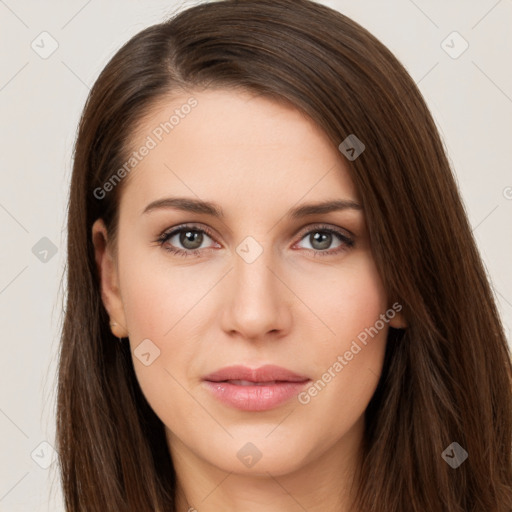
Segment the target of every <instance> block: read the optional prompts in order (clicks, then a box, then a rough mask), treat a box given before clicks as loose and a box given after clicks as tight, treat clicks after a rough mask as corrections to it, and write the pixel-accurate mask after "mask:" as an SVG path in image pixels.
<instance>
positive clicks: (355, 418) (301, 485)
mask: <svg viewBox="0 0 512 512" xmlns="http://www.w3.org/2000/svg"><path fill="white" fill-rule="evenodd" d="M191 96H192V93H182V94H180V95H177V96H175V97H173V98H172V99H167V100H165V101H160V102H159V103H158V104H157V105H155V108H154V109H153V110H152V111H151V112H150V113H149V115H147V116H146V117H145V119H144V121H143V122H141V124H140V126H138V127H137V130H136V131H135V132H134V135H133V137H132V147H133V148H134V149H136V148H139V147H140V146H141V145H142V144H143V142H144V140H145V139H146V137H147V136H148V134H151V132H152V130H153V129H154V128H155V127H156V126H158V125H159V123H160V122H162V121H164V120H166V119H169V117H170V115H172V113H173V111H174V110H175V109H176V108H179V107H180V106H181V105H183V104H184V103H186V102H187V100H188V99H189V98H190V97H191ZM193 97H194V98H196V100H197V102H198V104H197V106H196V107H195V108H194V109H193V110H192V111H191V112H190V113H189V114H188V115H187V116H185V117H184V118H183V119H180V123H179V125H177V126H175V128H174V129H173V131H172V132H171V133H170V134H168V135H166V136H164V138H163V140H162V141H161V142H160V143H159V144H158V145H157V147H155V148H154V149H152V150H151V151H150V153H149V154H148V156H146V157H145V158H144V159H143V160H142V161H141V162H140V163H139V164H138V165H137V166H136V168H134V169H133V170H132V171H131V173H130V174H129V176H128V177H127V178H125V179H126V180H127V182H126V183H124V186H125V188H124V190H123V193H122V196H121V203H120V222H119V238H118V258H117V259H115V258H114V257H113V255H112V251H111V248H110V246H109V245H108V244H105V241H108V233H107V231H106V229H105V226H104V224H103V221H102V220H101V219H98V221H96V222H95V224H94V226H93V229H92V237H93V241H94V244H95V251H96V262H97V265H98V268H99V269H100V273H101V286H102V298H103V302H104V304H105V307H106V309H107V311H108V313H109V315H110V317H111V320H112V321H115V322H117V323H118V326H116V327H115V330H114V332H115V334H116V335H118V336H128V337H129V343H130V348H131V349H132V355H133V351H134V350H135V349H136V348H137V347H138V346H139V344H140V343H141V342H142V340H145V339H149V340H151V343H153V344H154V346H156V347H158V349H159V350H160V355H159V357H157V358H156V359H155V360H154V361H153V362H152V363H151V364H150V365H149V366H146V365H144V364H143V363H142V362H141V361H140V360H139V358H138V357H136V356H135V355H133V364H134V367H135V371H136V375H137V379H138V381H139V383H140V386H141V389H142V391H143V393H144V394H145V396H146V398H147V400H148V402H149V404H150V405H151V407H152V408H153V409H154V411H155V413H156V414H157V415H158V416H159V418H160V419H161V420H162V422H163V423H164V424H165V426H166V432H167V441H168V446H169V450H170V453H171V455H172V458H173V462H174V465H175V468H176V472H177V476H178V482H179V485H178V495H177V496H178V507H177V510H179V511H187V510H190V511H193V510H194V509H197V510H198V511H200V512H213V511H218V510H223V511H225V512H235V511H237V512H239V511H240V510H244V511H245V512H252V511H258V512H259V511H261V510H265V511H267V512H274V511H283V510H286V511H291V512H294V511H303V510H304V509H306V510H308V511H310V512H314V511H320V510H322V511H323V512H325V511H342V512H343V511H348V510H349V507H348V500H349V499H350V498H351V497H352V496H353V493H352V492H351V491H350V485H351V483H352V479H353V475H354V472H355V471H356V469H357V467H358V463H359V461H360V444H361V439H362V436H363V431H364V420H363V414H364V411H365V409H366V407H367V405H368V402H369V401H370V399H371V397H372V395H373V393H374V391H375V389H376V386H377V382H378V377H379V376H380V374H381V371H382V365H383V358H384V352H385V346H386V337H387V331H388V326H389V325H391V326H393V327H403V326H404V320H403V318H402V317H401V315H400V314H397V315H396V316H395V317H394V318H393V320H390V321H389V323H386V324H385V327H384V328H382V329H381V330H380V331H379V333H378V335H376V336H374V337H373V338H369V341H368V343H367V345H366V346H363V345H362V344H361V343H359V345H361V346H362V347H363V348H362V349H361V351H360V352H358V353H357V355H355V356H354V357H353V359H352V360H350V361H348V362H347V364H346V366H344V367H343V369H342V371H339V372H334V373H335V375H336V376H335V377H333V378H332V379H331V381H330V382H329V383H328V384H327V385H326V386H325V387H324V388H323V389H322V390H321V391H320V392H318V394H317V395H316V396H314V397H311V400H310V401H309V403H307V404H301V403H299V401H298V400H297V398H295V397H293V398H292V399H291V400H290V401H289V402H287V403H285V404H283V405H281V406H279V407H277V408H274V409H272V410H268V411H262V412H244V411H240V410H238V409H234V408H231V407H229V406H226V405H224V404H222V403H220V402H219V401H217V399H216V398H215V397H213V396H212V395H211V394H210V393H209V392H208V391H207V390H206V389H204V387H203V385H202V377H204V376H205V375H207V374H208V373H211V372H213V371H215V370H218V369H220V368H222V367H225V366H228V365H232V364H242V365H246V366H249V367H252V368H255V367H259V366H261V365H263V364H276V365H279V366H283V367H285V368H288V369H290V370H292V371H294V372H296V373H299V374H302V375H306V376H308V377H310V378H311V379H313V381H317V380H318V379H320V378H321V377H322V374H324V373H325V372H326V371H327V370H328V368H330V367H332V366H333V364H334V363H335V362H336V361H337V360H338V359H337V358H338V356H339V355H342V356H343V354H345V352H346V351H347V350H349V349H350V346H351V344H352V342H353V340H356V339H357V336H358V334H360V333H361V332H362V331H364V329H365V328H369V327H370V326H374V325H375V323H376V321H377V320H378V319H379V318H380V315H381V314H383V313H385V311H386V310H388V309H389V308H390V307H391V305H392V304H391V302H390V301H389V298H388V297H387V295H386V292H385V290H384V288H383V285H382V282H381V279H380V277H379V275H378V272H377V269H376V267H375V263H374V260H373V257H372V253H371V247H370V244H369V240H368V234H367V226H366V224H365V218H364V211H363V210H357V209H346V210H342V211H336V212H330V213H322V214H315V215H311V216H309V217H305V218H301V219H295V220H293V219H289V218H287V217H286V213H287V211H288V210H289V209H290V208H293V207H296V206H298V205H302V204H306V203H310V202H317V201H324V200H328V199H346V200H352V201H355V202H357V203H359V204H361V202H360V198H359V196H358V193H357V190H356V189H355V187H354V184H353V182H352V180H351V178H350V175H349V171H348V168H347V166H346V163H345V161H344V157H343V156H342V155H341V153H340V152H339V151H338V149H337V148H336V147H335V145H333V144H332V142H330V141H329V139H328V138H327V136H326V135H325V134H324V133H323V132H322V131H321V130H320V128H319V127H318V126H317V125H315V124H314V123H313V122H312V121H311V120H310V119H309V118H307V117H306V116H305V115H304V114H301V113H300V112H299V111H298V110H296V109H294V108H293V107H291V106H288V105H286V104H284V103H278V102H276V101H274V100H270V99H266V98H264V97H262V96H258V95H254V94H252V93H248V92H241V91H233V90H222V89H218V90H211V89H210V90H205V91H193ZM170 196H186V197H191V198H194V199H197V198H200V199H202V200H207V201H212V202H215V203H217V204H218V205H219V206H220V207H221V208H222V209H223V211H224V213H225V217H224V218H223V219H218V218H215V217H213V216H211V215H207V214H204V213H191V212H186V211H180V210H178V209H171V208H167V209H160V210H154V211H152V212H151V213H147V214H143V213H142V212H143V210H144V209H145V207H146V206H147V205H148V204H149V203H150V202H152V201H155V200H157V199H161V198H164V197H170ZM182 223H194V224H195V226H196V228H197V227H199V228H201V227H206V228H210V229H211V231H212V232H213V234H214V236H213V237H210V236H209V235H206V234H204V235H203V241H202V244H201V246H200V249H199V251H200V254H199V255H198V256H194V255H190V256H188V257H183V256H180V255H174V254H172V253H169V252H167V251H166V250H165V249H164V248H163V246H161V245H159V244H158V242H156V240H157V238H158V237H159V235H160V234H161V233H162V232H164V231H166V230H167V231H169V229H170V228H172V227H174V226H178V225H179V224H182ZM318 224H327V225H328V226H329V227H331V228H334V229H336V228H338V229H340V230H341V231H342V233H345V234H349V235H350V236H351V237H352V239H353V240H354V245H353V247H349V246H347V245H346V244H344V243H343V242H342V241H340V240H339V239H338V238H337V237H336V236H335V235H333V237H332V242H331V244H330V245H329V244H328V242H327V245H326V246H322V245H321V243H319V242H315V240H314V239H313V236H314V234H315V233H316V232H317V231H314V230H315V228H317V226H318ZM311 230H313V232H312V233H311V232H310V231H311ZM318 230H319V231H320V233H323V232H324V231H322V230H321V229H318ZM196 236H200V235H196ZM247 236H251V237H253V238H254V239H255V240H256V241H257V243H258V244H259V245H260V246H261V249H262V251H263V252H262V253H261V254H260V255H259V257H258V258H257V259H256V260H255V261H253V262H252V263H248V262H247V261H245V260H244V259H243V258H242V257H240V256H239V254H238V253H237V252H236V249H237V247H238V246H239V244H240V243H241V242H242V241H243V240H244V239H245V238H246V237H247ZM186 243H187V241H186V240H185V244H186ZM165 245H166V246H168V247H169V246H171V245H174V246H175V247H178V248H180V249H182V250H187V248H190V247H192V245H193V241H192V242H189V244H188V246H185V245H184V244H183V238H182V242H180V237H179V235H174V236H173V237H172V239H170V240H168V241H167V242H165ZM325 247H326V248H325ZM339 247H341V248H342V250H341V252H339V253H337V254H334V251H336V250H337V249H339ZM188 250H189V251H190V249H188ZM322 251H323V252H324V253H325V252H331V253H332V254H329V255H325V254H324V255H322V254H320V253H321V252H322ZM331 373H332V372H331ZM248 442H251V443H252V444H254V445H255V446H256V447H257V448H258V450H259V451H260V452H261V455H262V456H261V459H260V460H259V461H258V462H257V463H256V464H254V465H253V466H252V467H247V466H245V465H244V464H243V463H242V462H241V461H240V460H239V458H238V457H237V452H238V451H239V450H240V449H241V448H242V447H243V446H244V445H245V444H246V443H248Z"/></svg>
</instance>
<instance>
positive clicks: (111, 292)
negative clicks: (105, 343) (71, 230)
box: [91, 219, 128, 338]
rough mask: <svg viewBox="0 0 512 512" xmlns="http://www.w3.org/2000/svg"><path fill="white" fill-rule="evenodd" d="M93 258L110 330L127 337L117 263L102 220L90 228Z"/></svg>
mask: <svg viewBox="0 0 512 512" xmlns="http://www.w3.org/2000/svg"><path fill="white" fill-rule="evenodd" d="M91 231H92V242H93V245H94V256H95V260H96V266H97V268H98V274H99V276H100V284H101V300H102V301H103V305H104V306H105V309H106V310H107V312H108V315H109V316H110V324H111V325H110V329H111V330H112V333H113V334H114V336H116V337H118V338H125V337H126V336H128V330H127V329H126V318H125V313H124V307H123V302H122V299H121V292H120V288H119V276H118V270H117V263H116V261H115V259H114V257H113V255H112V251H111V248H110V245H109V244H108V232H107V228H106V226H105V223H104V222H103V219H97V220H96V221H95V222H94V224H93V226H92V230H91Z"/></svg>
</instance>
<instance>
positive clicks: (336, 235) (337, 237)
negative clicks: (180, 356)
mask: <svg viewBox="0 0 512 512" xmlns="http://www.w3.org/2000/svg"><path fill="white" fill-rule="evenodd" d="M301 240H305V241H306V242H308V243H309V245H310V247H306V249H307V250H312V251H314V253H315V256H316V255H321V256H327V255H333V254H338V253H340V252H342V251H345V250H348V249H350V248H351V247H353V246H354V240H353V239H352V238H350V237H349V236H348V235H347V234H345V233H344V232H342V231H341V230H338V229H334V228H332V227H329V226H325V225H320V226H315V228H314V229H309V230H308V231H306V233H304V234H303V236H302V238H301ZM333 242H337V245H336V246H335V247H334V248H332V244H333ZM329 248H331V249H330V250H328V249H329Z"/></svg>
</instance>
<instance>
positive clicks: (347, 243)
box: [156, 224, 354, 257]
mask: <svg viewBox="0 0 512 512" xmlns="http://www.w3.org/2000/svg"><path fill="white" fill-rule="evenodd" d="M182 231H195V232H200V233H205V234H206V235H208V236H209V237H210V238H212V239H214V236H213V233H212V232H211V231H210V230H209V229H208V228H206V227H202V228H200V227H198V226H196V225H193V224H192V225H190V224H182V225H180V226H177V227H175V228H173V229H172V230H171V231H164V232H163V233H162V234H161V235H160V236H159V237H158V238H157V240H156V242H158V244H159V245H160V246H161V247H162V248H163V249H164V250H165V251H167V252H170V253H172V254H175V255H177V256H182V257H188V256H199V255H200V253H201V251H202V250H205V249H189V250H185V249H179V248H176V247H172V246H166V245H165V243H166V242H167V241H168V240H169V239H170V238H172V237H173V236H174V235H176V234H178V233H181V232H182ZM317 232H321V233H330V234H333V235H336V236H337V237H338V238H339V240H340V241H341V242H342V245H340V246H339V247H336V248H335V249H334V250H333V249H331V250H325V251H321V250H318V249H306V250H307V251H313V252H314V255H315V256H332V255H335V254H338V253H341V252H342V251H345V250H347V249H350V248H352V247H353V246H354V240H353V239H351V238H349V237H348V236H346V235H345V234H343V233H342V232H341V231H338V230H336V229H333V228H331V227H329V226H326V225H318V226H315V227H314V228H313V229H310V230H309V231H306V232H305V233H304V234H303V235H302V236H301V238H300V240H302V239H303V238H305V237H306V236H308V235H311V234H312V233H317ZM300 240H299V241H300ZM208 249H211V248H206V250H208Z"/></svg>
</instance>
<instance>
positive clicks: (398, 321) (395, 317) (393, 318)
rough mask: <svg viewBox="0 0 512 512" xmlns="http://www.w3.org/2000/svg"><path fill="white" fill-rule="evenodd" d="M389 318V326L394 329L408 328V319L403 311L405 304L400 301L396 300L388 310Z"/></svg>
mask: <svg viewBox="0 0 512 512" xmlns="http://www.w3.org/2000/svg"><path fill="white" fill-rule="evenodd" d="M387 314H388V318H389V326H390V327H393V328H394V329H406V328H407V321H406V319H405V315H404V312H403V306H402V305H401V304H400V302H394V303H393V306H392V307H390V308H389V309H388V311H387Z"/></svg>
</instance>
